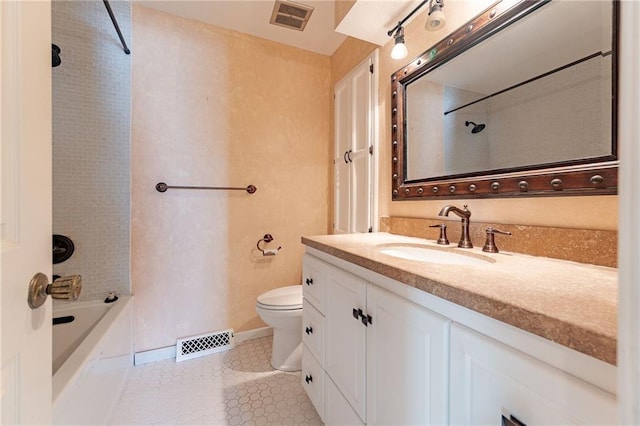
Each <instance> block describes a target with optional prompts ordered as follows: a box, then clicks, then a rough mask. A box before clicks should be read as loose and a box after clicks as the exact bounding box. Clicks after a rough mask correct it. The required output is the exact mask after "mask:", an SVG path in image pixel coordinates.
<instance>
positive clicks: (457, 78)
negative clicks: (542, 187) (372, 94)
mask: <svg viewBox="0 0 640 426" xmlns="http://www.w3.org/2000/svg"><path fill="white" fill-rule="evenodd" d="M539 4H540V3H539ZM613 22H614V8H613V4H612V2H607V1H586V2H576V1H566V0H556V1H551V2H548V3H546V4H543V5H542V6H540V7H536V8H534V10H532V11H531V12H530V13H528V14H527V15H526V16H524V17H523V18H521V19H519V20H517V21H513V22H511V23H510V25H508V27H506V28H505V29H503V30H500V31H498V32H495V33H494V34H493V35H492V36H491V37H489V38H486V39H484V40H482V41H481V42H479V43H478V42H476V43H475V45H473V47H471V48H469V49H466V50H464V51H463V52H462V53H461V54H458V55H456V56H453V55H452V56H451V57H449V58H446V60H441V61H438V60H437V59H435V60H434V61H433V64H432V65H431V66H430V67H426V69H427V71H425V70H424V68H422V69H419V70H418V72H415V73H414V74H419V75H418V76H416V75H411V74H409V75H408V76H406V77H405V78H404V79H402V81H400V82H399V83H400V85H401V87H400V89H401V90H400V91H401V92H402V93H403V94H404V102H403V104H402V108H400V110H401V115H404V117H402V116H400V117H398V118H397V119H398V122H399V123H401V124H403V126H402V127H401V129H402V130H404V134H403V135H402V137H400V138H399V139H400V141H401V142H402V144H403V146H402V151H403V152H402V155H400V156H399V157H400V159H401V160H403V161H402V163H403V164H401V165H400V170H398V172H401V173H402V176H401V179H398V180H399V184H400V185H402V184H406V183H412V182H430V181H438V180H440V181H441V180H442V179H454V180H455V179H456V178H464V177H467V178H468V177H471V176H482V175H488V174H493V175H495V174H500V173H508V172H511V173H513V172H518V171H523V170H535V169H540V168H544V167H547V168H548V167H557V166H567V165H576V164H587V163H591V162H594V161H600V162H602V161H611V160H615V159H616V158H615V154H616V150H615V140H614V138H613V136H614V134H615V132H614V129H613V128H612V120H613V118H612V117H613V113H614V110H613V109H612V104H613V102H612V99H614V100H615V85H614V84H613V83H612V77H613V71H612V70H613V69H614V60H613V56H614V55H613V54H612V53H613V50H614V48H613V44H614V40H613V37H612V34H613V33H614V28H613ZM454 36H455V33H454ZM430 50H431V49H430ZM434 50H435V49H434ZM428 52H429V51H428ZM424 56H425V55H423V57H424ZM445 56H446V55H445ZM418 63H419V62H418ZM396 75H401V74H399V73H396ZM400 185H399V186H400ZM447 185H448V184H447ZM495 186H496V185H495V184H494V190H493V191H492V192H494V193H495V189H496V188H495ZM498 186H499V185H498ZM521 186H522V185H521ZM449 188H450V191H449V192H450V194H449V195H451V194H452V193H453V190H452V189H451V188H452V187H451V186H449ZM407 189H408V188H407ZM407 189H405V190H404V193H405V194H406V193H407V192H408V191H407ZM432 189H433V188H432ZM554 189H557V188H554ZM473 190H475V187H474V188H473ZM435 192H436V190H433V191H430V194H429V195H434V193H435ZM472 192H473V191H472ZM421 194H422V190H421V191H420V195H421ZM394 195H398V194H397V193H394Z"/></svg>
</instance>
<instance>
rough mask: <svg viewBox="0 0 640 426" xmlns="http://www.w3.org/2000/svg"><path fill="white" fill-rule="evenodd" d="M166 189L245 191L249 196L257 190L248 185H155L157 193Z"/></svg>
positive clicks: (161, 183)
mask: <svg viewBox="0 0 640 426" xmlns="http://www.w3.org/2000/svg"><path fill="white" fill-rule="evenodd" d="M167 189H216V190H218V189H219V190H228V191H247V192H248V193H249V194H253V193H254V192H256V191H257V190H258V188H256V187H255V186H253V185H249V186H247V187H246V188H243V187H232V186H173V185H171V186H170V185H167V184H166V183H164V182H159V183H158V184H156V190H157V191H158V192H167Z"/></svg>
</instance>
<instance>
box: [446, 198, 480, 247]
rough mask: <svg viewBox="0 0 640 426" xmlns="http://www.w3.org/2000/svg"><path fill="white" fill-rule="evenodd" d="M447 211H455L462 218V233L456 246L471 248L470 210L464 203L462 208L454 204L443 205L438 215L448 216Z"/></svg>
mask: <svg viewBox="0 0 640 426" xmlns="http://www.w3.org/2000/svg"><path fill="white" fill-rule="evenodd" d="M449 212H453V213H455V214H456V215H457V216H458V217H460V219H461V220H462V235H460V242H459V243H458V247H462V248H473V244H471V238H469V218H470V217H471V212H470V211H469V209H468V208H467V205H466V204H465V205H464V207H463V208H462V209H460V208H459V207H456V206H451V205H449V206H444V207H443V208H442V210H440V213H438V216H449Z"/></svg>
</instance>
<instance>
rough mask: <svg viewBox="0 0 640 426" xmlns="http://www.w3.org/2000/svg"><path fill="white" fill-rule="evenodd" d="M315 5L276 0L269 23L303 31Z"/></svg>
mask: <svg viewBox="0 0 640 426" xmlns="http://www.w3.org/2000/svg"><path fill="white" fill-rule="evenodd" d="M312 12H313V7H311V6H307V5H304V4H300V3H294V2H291V1H281V0H276V4H275V5H274V6H273V13H272V14H271V21H269V23H271V24H273V25H278V26H281V27H285V28H291V29H292V30H298V31H303V30H304V27H306V26H307V22H309V18H310V17H311V13H312Z"/></svg>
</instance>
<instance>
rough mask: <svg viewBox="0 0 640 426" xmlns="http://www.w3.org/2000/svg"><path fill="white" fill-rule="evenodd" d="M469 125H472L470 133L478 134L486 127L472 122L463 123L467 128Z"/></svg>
mask: <svg viewBox="0 0 640 426" xmlns="http://www.w3.org/2000/svg"><path fill="white" fill-rule="evenodd" d="M469 124H473V129H471V133H480V132H481V131H483V130H484V128H485V127H487V126H486V125H484V124H476V123H474V122H473V121H465V122H464V125H465V126H467V127H469Z"/></svg>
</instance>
